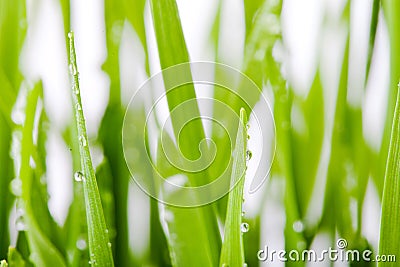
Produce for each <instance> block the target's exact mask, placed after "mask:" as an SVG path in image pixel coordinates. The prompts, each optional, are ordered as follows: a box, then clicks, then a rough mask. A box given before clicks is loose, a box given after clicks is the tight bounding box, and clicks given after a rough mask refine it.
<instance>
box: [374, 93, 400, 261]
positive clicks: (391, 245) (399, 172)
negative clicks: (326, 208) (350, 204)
mask: <svg viewBox="0 0 400 267" xmlns="http://www.w3.org/2000/svg"><path fill="white" fill-rule="evenodd" d="M379 240H380V241H379V254H380V255H396V259H399V257H400V254H399V252H400V85H399V88H398V90H397V102H396V108H395V112H394V116H393V124H392V134H391V138H390V145H389V154H388V158H387V164H386V173H385V185H384V190H383V199H382V213H381V232H380V237H379ZM378 266H379V267H380V266H399V263H396V262H391V263H378Z"/></svg>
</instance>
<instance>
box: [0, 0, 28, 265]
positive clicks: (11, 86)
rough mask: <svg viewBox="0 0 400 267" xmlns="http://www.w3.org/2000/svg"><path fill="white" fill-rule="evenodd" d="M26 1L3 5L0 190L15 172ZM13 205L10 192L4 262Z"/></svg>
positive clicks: (2, 212) (3, 228)
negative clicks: (13, 115) (13, 151)
mask: <svg viewBox="0 0 400 267" xmlns="http://www.w3.org/2000/svg"><path fill="white" fill-rule="evenodd" d="M25 8H26V1H23V0H17V1H12V0H4V1H0V40H1V41H0V86H1V89H0V162H1V168H0V188H8V187H9V184H10V181H11V179H12V178H13V176H14V175H15V174H14V172H13V168H12V166H13V162H12V160H11V158H10V155H9V151H10V145H11V133H12V130H13V126H14V125H13V122H12V119H11V110H12V107H13V105H14V102H15V100H16V97H17V94H18V90H19V87H20V83H21V81H22V76H21V74H20V71H19V67H18V63H19V53H20V51H21V48H22V44H23V41H24V38H25V33H26V24H23V23H21V22H24V21H25V20H26V14H25V13H26V11H25ZM12 203H13V196H12V194H11V193H10V192H9V190H4V192H3V194H2V198H1V201H0V259H2V258H5V257H6V254H7V249H8V245H9V231H8V220H9V213H10V209H11V206H12Z"/></svg>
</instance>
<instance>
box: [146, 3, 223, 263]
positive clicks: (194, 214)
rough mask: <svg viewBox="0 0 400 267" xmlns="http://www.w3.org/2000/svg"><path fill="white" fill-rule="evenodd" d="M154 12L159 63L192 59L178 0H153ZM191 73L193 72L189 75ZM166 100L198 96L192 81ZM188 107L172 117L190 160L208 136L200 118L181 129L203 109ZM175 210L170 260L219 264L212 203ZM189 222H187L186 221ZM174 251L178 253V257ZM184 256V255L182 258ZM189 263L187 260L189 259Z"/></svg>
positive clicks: (196, 178) (201, 177) (196, 180)
mask: <svg viewBox="0 0 400 267" xmlns="http://www.w3.org/2000/svg"><path fill="white" fill-rule="evenodd" d="M150 4H151V11H152V17H153V24H154V27H155V34H156V41H157V46H158V51H159V57H160V64H161V67H162V69H165V68H168V67H171V66H174V65H176V64H179V63H184V62H188V61H189V53H188V50H187V48H186V43H185V38H184V36H183V31H182V26H181V22H180V18H179V13H178V8H177V5H176V2H175V0H166V1H156V0H152V1H150ZM189 75H190V74H189ZM168 82H169V81H168V78H166V77H164V83H165V85H166V87H167V88H168ZM166 97H167V101H168V107H169V110H170V111H172V110H173V109H174V108H176V107H178V106H179V105H180V104H181V103H183V102H185V101H188V100H189V101H190V100H193V99H195V98H196V94H195V91H194V86H193V84H186V85H184V86H181V87H180V88H179V90H172V91H170V92H168V94H167V96H166ZM186 107H187V108H186V109H185V110H181V111H180V112H175V113H174V114H173V116H171V121H172V126H173V130H174V134H175V138H176V140H179V141H178V142H179V144H178V147H179V148H180V149H181V152H182V154H183V155H184V156H185V157H186V158H188V159H190V160H195V159H198V158H200V156H201V154H200V151H199V150H198V149H193V144H200V142H201V141H202V140H203V139H204V138H205V134H204V130H203V125H202V122H201V120H199V119H196V120H192V121H191V123H190V124H188V125H186V126H185V128H184V130H183V131H181V132H180V128H179V127H180V126H181V125H184V123H185V118H187V117H188V114H189V115H190V117H191V118H199V115H200V112H199V108H198V105H197V103H194V104H193V105H191V106H190V107H189V106H187V105H186ZM187 176H188V179H189V184H190V185H191V186H199V185H203V184H205V183H206V182H209V181H210V177H209V175H208V172H207V170H206V171H202V172H199V173H188V174H187ZM165 208H166V209H171V212H172V213H174V212H175V213H176V214H175V221H174V224H175V226H174V227H170V228H169V235H168V234H167V238H169V239H170V240H168V242H169V245H170V246H171V244H178V245H179V246H178V247H172V248H171V249H172V252H171V260H172V261H173V263H174V260H175V264H176V265H177V266H186V265H185V263H184V262H185V261H186V260H188V259H190V258H191V256H192V258H193V257H195V258H196V259H199V260H200V259H201V260H200V261H198V262H197V263H196V265H197V266H202V265H213V266H215V265H216V264H218V258H219V251H220V243H221V240H220V239H221V237H220V234H219V230H218V225H217V221H216V216H215V213H216V212H215V211H214V206H213V205H207V206H204V207H199V208H190V209H180V208H172V207H171V208H170V207H165ZM193 218H197V219H196V221H197V222H196V223H195V224H191V225H189V224H187V223H186V222H187V221H189V220H190V221H193ZM185 221H186V222H185ZM189 232H190V233H197V234H198V235H201V236H204V237H202V239H203V238H205V239H206V240H208V241H206V242H195V243H193V241H191V240H193V239H191V238H190V237H189V236H190V235H188V233H189ZM171 235H175V236H176V238H175V240H171ZM188 246H191V247H193V249H194V250H192V249H189V247H188ZM194 251H197V252H199V251H204V253H205V254H206V256H205V257H199V256H194V255H193V252H194ZM174 253H178V254H179V256H178V257H176V255H174ZM181 257H182V258H181ZM186 264H188V262H186Z"/></svg>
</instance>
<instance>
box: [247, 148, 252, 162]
mask: <svg viewBox="0 0 400 267" xmlns="http://www.w3.org/2000/svg"><path fill="white" fill-rule="evenodd" d="M252 156H253V153H252V152H251V151H250V150H247V151H246V160H247V161H249V160H251V157H252Z"/></svg>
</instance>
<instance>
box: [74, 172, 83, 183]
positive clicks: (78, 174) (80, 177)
mask: <svg viewBox="0 0 400 267" xmlns="http://www.w3.org/2000/svg"><path fill="white" fill-rule="evenodd" d="M74 179H75V181H77V182H82V181H83V180H84V179H85V177H84V176H83V173H81V172H76V173H75V174H74Z"/></svg>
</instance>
